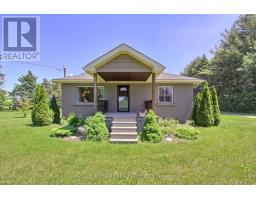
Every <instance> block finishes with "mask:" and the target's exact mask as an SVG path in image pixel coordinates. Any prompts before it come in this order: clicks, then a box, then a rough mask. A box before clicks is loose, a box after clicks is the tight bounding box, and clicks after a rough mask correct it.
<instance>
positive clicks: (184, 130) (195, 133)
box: [175, 125, 200, 140]
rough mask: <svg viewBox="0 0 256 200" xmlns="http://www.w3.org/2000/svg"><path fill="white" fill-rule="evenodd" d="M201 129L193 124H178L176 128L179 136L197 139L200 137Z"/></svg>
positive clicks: (176, 134)
mask: <svg viewBox="0 0 256 200" xmlns="http://www.w3.org/2000/svg"><path fill="white" fill-rule="evenodd" d="M199 134H200V132H199V130H198V129H197V128H195V127H193V126H188V125H178V127H177V128H176V133H175V136H176V137H178V138H183V139H188V140H195V139H197V138H198V137H199Z"/></svg>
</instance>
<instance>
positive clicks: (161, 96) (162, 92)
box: [158, 86, 173, 104]
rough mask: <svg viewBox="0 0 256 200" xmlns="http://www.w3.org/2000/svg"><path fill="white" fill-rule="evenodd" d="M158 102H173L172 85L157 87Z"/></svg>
mask: <svg viewBox="0 0 256 200" xmlns="http://www.w3.org/2000/svg"><path fill="white" fill-rule="evenodd" d="M158 102H159V103H167V104H173V87H172V86H159V87H158Z"/></svg>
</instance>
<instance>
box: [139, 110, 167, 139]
mask: <svg viewBox="0 0 256 200" xmlns="http://www.w3.org/2000/svg"><path fill="white" fill-rule="evenodd" d="M141 139H142V141H148V142H161V141H162V139H163V134H162V132H161V129H160V126H159V124H158V123H157V121H156V116H155V113H154V112H153V111H152V110H149V112H148V113H147V116H146V121H145V123H144V128H143V131H142V134H141Z"/></svg>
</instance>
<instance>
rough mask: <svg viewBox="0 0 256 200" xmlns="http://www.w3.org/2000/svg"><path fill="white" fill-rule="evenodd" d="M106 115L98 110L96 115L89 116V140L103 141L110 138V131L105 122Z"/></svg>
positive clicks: (87, 128)
mask: <svg viewBox="0 0 256 200" xmlns="http://www.w3.org/2000/svg"><path fill="white" fill-rule="evenodd" d="M105 121H106V119H105V116H104V115H103V114H102V113H100V112H97V113H95V115H94V116H92V117H88V118H87V120H86V122H85V129H86V131H87V139H88V140H89V141H98V142H100V141H103V140H106V139H107V138H108V135H109V132H108V129H107V126H106V123H105Z"/></svg>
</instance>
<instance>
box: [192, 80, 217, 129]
mask: <svg viewBox="0 0 256 200" xmlns="http://www.w3.org/2000/svg"><path fill="white" fill-rule="evenodd" d="M196 122H197V125H199V126H206V127H207V126H211V125H213V123H214V119H213V108H212V97H211V92H210V89H209V86H208V83H207V82H205V83H204V87H203V92H202V100H201V103H200V106H199V109H198V112H197V118H196Z"/></svg>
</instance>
